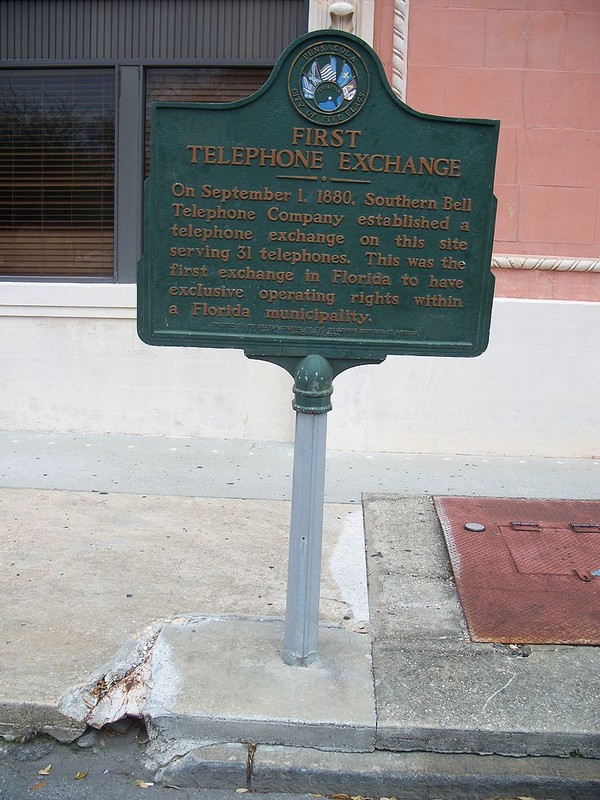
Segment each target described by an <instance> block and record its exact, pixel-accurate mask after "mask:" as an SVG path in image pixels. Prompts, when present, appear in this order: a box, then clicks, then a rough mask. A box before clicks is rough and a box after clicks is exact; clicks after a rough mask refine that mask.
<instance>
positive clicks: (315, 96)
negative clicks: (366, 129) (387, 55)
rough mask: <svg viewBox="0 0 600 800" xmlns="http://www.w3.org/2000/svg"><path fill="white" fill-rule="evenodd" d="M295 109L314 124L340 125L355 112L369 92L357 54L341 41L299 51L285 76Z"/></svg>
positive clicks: (363, 69)
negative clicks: (287, 75) (287, 74)
mask: <svg viewBox="0 0 600 800" xmlns="http://www.w3.org/2000/svg"><path fill="white" fill-rule="evenodd" d="M288 91H289V95H290V99H291V101H292V103H293V105H294V106H295V108H296V110H297V111H298V112H299V113H300V114H302V116H303V117H304V118H305V119H308V120H310V122H313V123H315V124H317V125H340V124H343V123H344V122H346V121H347V120H349V119H351V118H352V117H353V116H355V115H356V114H358V112H359V111H360V110H361V108H362V107H363V106H364V104H365V102H366V100H367V97H368V94H369V73H368V72H367V68H366V67H365V65H364V62H363V60H362V58H361V57H360V56H359V54H358V53H357V52H356V51H355V50H354V49H353V48H352V47H349V46H348V45H347V44H344V43H342V42H340V41H336V40H332V41H321V42H317V43H316V44H311V45H310V46H309V47H306V48H305V49H304V50H302V51H301V52H300V53H299V55H298V56H297V57H296V59H295V60H294V62H293V64H292V66H291V68H290V72H289V77H288Z"/></svg>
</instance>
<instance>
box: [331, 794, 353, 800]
mask: <svg viewBox="0 0 600 800" xmlns="http://www.w3.org/2000/svg"><path fill="white" fill-rule="evenodd" d="M329 797H330V798H331V800H352V798H351V797H350V795H349V794H330V795H329Z"/></svg>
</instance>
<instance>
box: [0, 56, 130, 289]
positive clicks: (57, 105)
mask: <svg viewBox="0 0 600 800" xmlns="http://www.w3.org/2000/svg"><path fill="white" fill-rule="evenodd" d="M114 163H115V89H114V71H113V70H80V71H72V70H56V71H48V72H41V71H38V70H21V71H19V72H8V71H2V72H0V275H2V276H28V277H32V276H34V277H53V276H61V277H71V278H86V277H87V278H89V277H95V278H109V279H112V277H113V269H114V255H113V244H114V185H115V181H114Z"/></svg>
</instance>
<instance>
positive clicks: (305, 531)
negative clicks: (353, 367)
mask: <svg viewBox="0 0 600 800" xmlns="http://www.w3.org/2000/svg"><path fill="white" fill-rule="evenodd" d="M332 380H333V371H332V368H331V365H330V364H329V362H328V361H327V360H326V359H324V358H323V357H322V356H308V357H307V358H305V359H303V360H302V361H301V362H300V364H299V366H298V368H297V370H296V380H295V383H294V394H295V398H294V403H293V407H294V409H295V411H296V439H295V444H294V476H293V481H292V515H291V523H290V547H289V560H288V580H287V601H286V609H285V638H284V645H283V660H284V661H285V663H286V664H290V665H291V666H302V667H306V666H308V665H309V664H311V663H312V662H313V661H314V660H315V658H316V657H317V639H318V633H319V598H320V583H321V545H322V540H323V503H324V500H325V454H326V440H327V412H328V411H330V410H331V402H330V398H331V393H332V391H333V387H332Z"/></svg>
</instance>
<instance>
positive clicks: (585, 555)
mask: <svg viewBox="0 0 600 800" xmlns="http://www.w3.org/2000/svg"><path fill="white" fill-rule="evenodd" d="M434 503H435V508H436V511H437V514H438V517H439V519H440V522H441V525H442V530H443V532H444V536H445V538H446V544H447V545H448V551H449V553H450V560H451V562H452V568H453V571H454V577H455V581H456V587H457V590H458V594H459V597H460V602H461V605H462V609H463V612H464V614H465V618H466V621H467V626H468V628H469V633H470V635H471V638H472V639H473V640H474V641H476V642H502V643H511V644H587V645H590V644H593V645H598V644H600V500H589V501H583V500H524V499H514V498H473V497H435V498H434Z"/></svg>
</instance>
